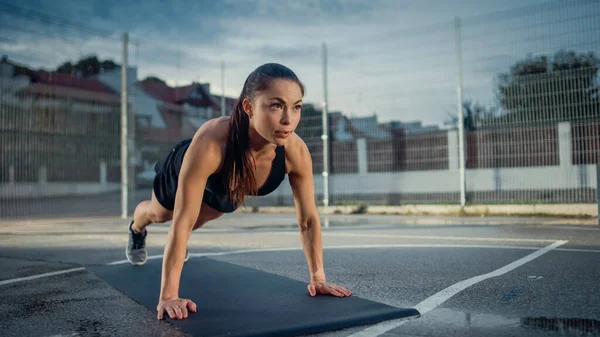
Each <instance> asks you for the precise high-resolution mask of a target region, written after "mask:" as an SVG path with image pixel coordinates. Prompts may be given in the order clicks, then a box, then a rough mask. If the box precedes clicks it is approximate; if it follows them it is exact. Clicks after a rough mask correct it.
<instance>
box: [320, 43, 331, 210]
mask: <svg viewBox="0 0 600 337" xmlns="http://www.w3.org/2000/svg"><path fill="white" fill-rule="evenodd" d="M327 103H328V101H327V45H326V44H325V42H323V114H322V116H323V134H322V135H321V139H322V140H323V205H324V206H325V207H327V206H329V125H328V124H329V123H328V118H327V117H328V112H327V111H328V106H327Z"/></svg>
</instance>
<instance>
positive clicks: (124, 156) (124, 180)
mask: <svg viewBox="0 0 600 337" xmlns="http://www.w3.org/2000/svg"><path fill="white" fill-rule="evenodd" d="M128 39H129V38H128V34H127V33H123V64H122V65H121V217H122V218H127V213H128V212H127V211H128V209H127V208H128V207H127V206H128V205H127V201H128V197H129V195H128V192H129V191H128V187H129V179H128V178H129V172H128V171H129V170H128V168H129V153H128V151H127V150H128V147H127V136H128V134H127V43H128Z"/></svg>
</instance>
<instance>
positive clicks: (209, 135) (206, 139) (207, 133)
mask: <svg viewBox="0 0 600 337" xmlns="http://www.w3.org/2000/svg"><path fill="white" fill-rule="evenodd" d="M228 131H229V118H228V117H218V118H214V119H210V120H208V121H207V122H205V123H204V124H202V125H201V126H200V128H198V130H197V131H196V133H195V134H194V136H193V137H192V140H191V142H190V146H189V148H188V151H191V153H194V155H193V157H194V158H195V159H196V160H201V161H204V163H206V160H209V161H211V162H213V163H219V162H221V161H222V159H223V156H224V153H225V148H226V146H227V134H228Z"/></svg>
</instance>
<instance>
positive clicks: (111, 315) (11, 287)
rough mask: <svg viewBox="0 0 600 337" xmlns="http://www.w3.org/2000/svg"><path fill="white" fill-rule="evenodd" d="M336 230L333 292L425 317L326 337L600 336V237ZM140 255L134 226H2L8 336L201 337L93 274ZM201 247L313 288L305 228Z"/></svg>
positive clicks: (286, 223)
mask: <svg viewBox="0 0 600 337" xmlns="http://www.w3.org/2000/svg"><path fill="white" fill-rule="evenodd" d="M327 219H328V220H329V221H327V223H328V224H329V226H328V227H327V228H324V229H323V241H324V248H325V250H324V259H325V272H326V274H327V277H328V281H330V282H333V283H337V284H340V285H343V286H345V287H347V288H349V289H351V290H352V291H353V296H358V297H361V298H364V299H368V300H372V301H376V302H380V303H383V304H386V305H392V306H397V307H415V308H418V309H421V313H422V314H421V316H420V317H416V318H412V319H408V320H397V321H388V322H384V323H380V324H374V325H369V326H361V327H354V328H350V329H346V330H340V331H332V332H328V333H323V334H320V335H318V336H336V337H337V336H340V337H341V336H482V335H485V336H507V335H509V336H548V335H551V336H594V335H600V303H599V302H598V301H597V299H598V298H600V287H598V286H597V280H598V279H600V263H598V261H600V228H598V227H597V226H589V225H588V226H572V225H560V224H556V223H554V224H553V225H551V226H550V225H540V224H536V222H535V221H532V220H531V219H527V220H526V221H525V220H523V224H519V223H518V221H516V220H515V218H510V219H508V218H507V219H506V220H505V221H503V219H496V221H489V220H486V221H487V222H484V220H482V221H481V223H479V224H478V223H477V222H476V219H465V222H464V223H462V224H461V223H459V222H458V221H451V223H450V222H445V221H439V220H440V219H436V218H430V224H427V223H426V221H423V220H422V219H420V220H415V219H413V218H406V217H395V216H343V215H338V216H330V217H327ZM324 222H325V221H324ZM540 223H542V222H540ZM148 230H149V235H148V241H147V244H148V246H149V253H150V255H152V256H153V258H157V259H158V258H160V255H161V254H162V249H163V247H164V246H163V245H164V242H165V239H166V233H167V230H168V224H164V225H152V226H150V227H148ZM126 243H127V232H126V221H123V220H121V219H114V218H97V219H68V220H63V221H58V220H46V221H39V222H36V221H17V220H15V221H7V222H2V223H0V263H1V265H2V268H0V289H1V291H0V329H1V331H2V334H3V336H187V335H188V334H186V333H185V332H184V331H181V330H179V329H177V328H176V327H174V326H173V325H171V324H170V323H168V322H166V321H158V320H156V317H155V316H156V315H155V312H153V311H152V310H148V309H147V308H146V307H144V306H142V305H140V304H139V303H137V302H135V301H134V300H132V299H130V298H128V297H127V296H124V295H123V294H122V293H121V292H119V291H117V290H115V289H114V288H112V287H111V286H109V285H108V284H107V283H106V282H104V281H103V280H102V279H101V278H99V277H97V276H96V275H94V274H93V273H91V272H90V271H89V270H87V269H86V268H85V267H86V266H91V265H101V264H107V263H113V264H121V263H126V262H125V261H124V259H125V255H124V251H125V245H126ZM189 247H190V252H191V253H192V259H196V258H209V259H214V260H217V261H222V262H228V263H233V264H236V265H239V266H244V267H249V268H253V269H257V270H261V271H265V272H269V273H274V274H277V275H281V276H284V277H288V278H290V279H293V280H297V281H302V282H306V280H307V277H308V273H307V267H306V260H305V259H304V255H303V252H302V248H301V243H300V240H299V235H298V231H297V228H296V227H295V219H294V216H293V215H263V214H233V215H231V216H228V217H223V218H222V219H219V220H217V221H215V222H213V223H210V224H208V225H206V226H205V227H204V228H201V229H200V230H197V231H195V232H194V233H193V235H192V238H191V239H190V245H189ZM142 268H143V267H142ZM65 270H66V271H68V272H67V273H64V274H58V275H52V276H46V277H40V276H39V275H40V274H43V273H49V272H57V271H65ZM184 272H186V271H185V269H184ZM187 272H194V273H202V271H195V270H194V271H191V270H190V271H187ZM28 277H31V279H27V278H28ZM248 291H251V290H250V289H249V290H248ZM156 296H158V294H156ZM196 300H197V301H201V299H200V298H198V299H196Z"/></svg>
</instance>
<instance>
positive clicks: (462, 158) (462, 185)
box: [455, 16, 466, 207]
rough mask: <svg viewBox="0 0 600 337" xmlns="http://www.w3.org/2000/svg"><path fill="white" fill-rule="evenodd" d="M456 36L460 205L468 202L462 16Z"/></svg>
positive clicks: (458, 20)
mask: <svg viewBox="0 0 600 337" xmlns="http://www.w3.org/2000/svg"><path fill="white" fill-rule="evenodd" d="M455 37H456V63H457V66H458V76H457V83H456V95H457V100H458V102H457V103H458V104H457V106H458V108H457V110H458V157H459V172H460V205H461V206H462V207H464V206H465V204H466V177H465V175H466V170H465V164H466V163H465V133H464V117H463V105H462V46H461V32H460V18H459V17H458V16H457V17H456V18H455Z"/></svg>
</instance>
